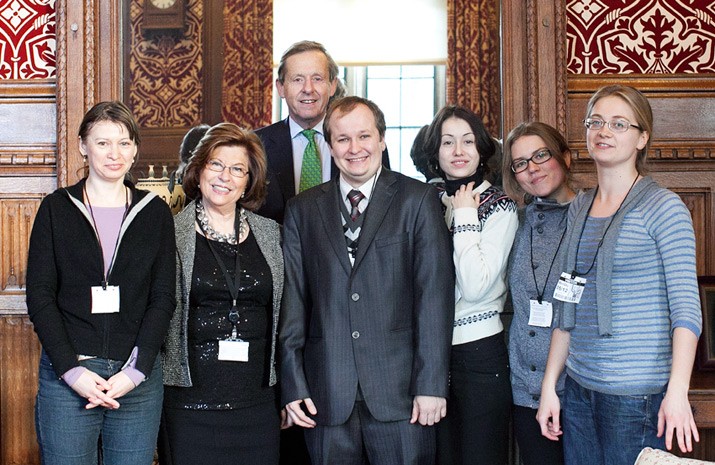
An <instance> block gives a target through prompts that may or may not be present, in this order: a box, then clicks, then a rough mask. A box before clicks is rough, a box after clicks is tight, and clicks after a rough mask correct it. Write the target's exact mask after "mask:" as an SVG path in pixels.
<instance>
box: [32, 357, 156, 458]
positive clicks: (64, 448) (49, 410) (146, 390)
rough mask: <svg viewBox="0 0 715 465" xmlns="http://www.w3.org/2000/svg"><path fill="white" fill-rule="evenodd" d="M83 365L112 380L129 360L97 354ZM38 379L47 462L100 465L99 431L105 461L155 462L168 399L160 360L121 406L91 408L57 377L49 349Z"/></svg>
mask: <svg viewBox="0 0 715 465" xmlns="http://www.w3.org/2000/svg"><path fill="white" fill-rule="evenodd" d="M80 364H81V365H82V366H84V367H86V368H87V369H89V370H91V371H93V372H95V373H97V374H98V375H99V376H101V377H103V378H104V379H109V378H110V377H111V376H112V375H114V374H116V373H117V372H118V371H119V370H120V369H121V367H122V365H123V364H124V362H121V361H116V360H107V359H99V358H95V359H90V360H84V361H82V362H80ZM39 378H40V379H39V388H38V391H37V399H36V403H35V428H36V431H37V442H38V444H39V446H40V454H41V457H42V463H43V464H46V465H96V464H97V462H98V458H97V456H98V447H97V444H98V441H99V438H100V435H101V438H102V455H103V463H104V465H143V464H146V465H149V464H151V462H152V459H153V457H154V449H155V447H156V437H157V434H158V431H159V419H160V416H161V405H162V401H163V397H164V388H163V385H162V377H161V361H160V358H157V361H156V363H155V364H154V368H153V371H152V373H151V376H150V377H149V378H148V379H147V380H146V381H144V382H143V383H141V384H140V385H139V386H138V387H137V388H135V389H133V390H132V391H130V392H129V393H127V394H126V395H125V396H123V397H120V398H119V399H118V401H119V403H120V405H121V406H120V407H119V408H118V409H117V410H111V409H105V408H103V407H95V408H93V409H90V410H86V409H85V408H84V406H85V405H87V400H86V399H84V398H82V397H80V396H79V395H78V394H77V393H76V392H74V391H73V390H72V389H71V388H70V387H69V386H67V384H66V383H65V382H64V381H63V380H61V379H58V378H57V375H56V374H55V372H54V370H53V368H52V364H51V362H50V360H49V357H47V354H45V352H44V351H43V352H42V357H41V358H40V373H39Z"/></svg>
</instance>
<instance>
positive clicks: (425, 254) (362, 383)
mask: <svg viewBox="0 0 715 465" xmlns="http://www.w3.org/2000/svg"><path fill="white" fill-rule="evenodd" d="M325 135H326V139H327V140H328V141H329V143H330V146H331V149H332V156H333V159H334V162H335V164H336V165H337V167H338V169H339V170H340V175H339V176H338V177H337V178H335V179H333V180H331V181H329V182H326V183H324V184H321V185H319V186H316V187H314V188H312V189H309V190H307V191H305V192H304V193H302V194H300V195H298V196H296V197H294V198H293V199H291V200H289V201H288V205H287V208H286V216H285V222H284V247H283V252H284V257H285V267H286V282H285V287H284V295H283V306H282V313H281V327H280V331H279V334H280V343H281V355H282V362H281V392H282V403H283V405H285V406H286V408H287V411H288V414H289V416H290V419H291V420H292V421H293V422H294V423H295V424H296V425H299V426H302V427H304V428H305V436H306V443H307V445H308V451H309V452H310V455H311V459H312V461H313V465H321V464H324V465H328V464H329V465H335V464H356V465H358V464H362V463H363V461H364V460H365V459H366V458H367V459H368V460H369V462H370V463H371V465H383V464H384V465H388V464H389V465H395V464H432V463H433V462H434V452H435V443H434V428H433V425H434V424H435V423H437V422H438V421H439V420H440V419H441V418H443V417H444V415H445V414H446V400H445V397H446V395H447V391H448V389H447V385H448V365H449V351H450V347H451V339H452V321H453V316H454V269H453V265H452V255H451V249H450V238H449V234H448V232H447V228H446V227H445V224H444V220H443V218H442V213H441V209H440V205H439V202H438V200H437V193H436V191H434V189H433V188H432V187H431V186H429V185H427V184H424V183H421V182H419V181H416V180H413V179H410V178H408V177H406V176H403V175H401V174H399V173H394V172H392V171H389V170H388V169H386V168H383V167H382V164H381V159H382V151H383V149H384V147H385V140H384V136H385V120H384V116H383V114H382V112H381V111H380V109H379V108H378V107H377V106H376V105H375V104H374V103H372V102H371V101H369V100H365V99H362V98H358V97H347V98H344V99H341V100H338V101H336V102H335V103H334V104H333V105H331V107H330V109H329V110H328V113H327V115H326V119H325ZM363 451H365V453H366V454H367V457H363Z"/></svg>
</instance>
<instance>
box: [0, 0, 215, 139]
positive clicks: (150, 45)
mask: <svg viewBox="0 0 715 465" xmlns="http://www.w3.org/2000/svg"><path fill="white" fill-rule="evenodd" d="M0 1H2V0H0ZM144 2H145V0H131V3H130V6H129V20H130V28H131V32H130V40H131V44H130V46H129V54H130V55H129V76H130V84H129V96H128V97H129V105H130V107H131V109H132V112H133V113H134V115H135V117H136V118H137V122H138V123H139V126H141V127H145V128H165V127H188V126H194V125H196V124H198V123H200V122H201V121H200V119H201V108H202V84H201V83H202V73H203V51H202V43H201V30H202V27H203V26H202V22H203V16H204V7H203V0H189V1H188V5H187V12H186V28H185V30H184V31H185V33H184V34H176V33H170V32H169V33H156V32H152V33H150V35H149V34H144V33H143V32H142V12H143V11H144Z"/></svg>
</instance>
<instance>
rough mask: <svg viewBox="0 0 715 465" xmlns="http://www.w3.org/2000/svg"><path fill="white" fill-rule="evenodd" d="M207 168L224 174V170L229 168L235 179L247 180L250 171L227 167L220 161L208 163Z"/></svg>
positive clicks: (237, 166)
mask: <svg viewBox="0 0 715 465" xmlns="http://www.w3.org/2000/svg"><path fill="white" fill-rule="evenodd" d="M206 168H208V169H210V170H211V171H215V172H216V173H223V170H225V169H226V168H228V172H229V173H231V176H233V177H234V178H245V177H246V175H247V174H248V170H247V169H246V168H244V167H243V166H239V165H233V166H226V165H224V164H223V163H221V162H220V161H218V160H210V161H209V162H208V163H206Z"/></svg>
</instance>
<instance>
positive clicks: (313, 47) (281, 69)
mask: <svg viewBox="0 0 715 465" xmlns="http://www.w3.org/2000/svg"><path fill="white" fill-rule="evenodd" d="M304 52H320V53H322V54H323V55H325V58H326V59H327V60H328V79H329V80H330V82H333V81H334V80H335V79H336V78H337V77H338V65H337V63H335V60H333V57H331V56H330V54H329V53H328V51H327V50H325V47H324V46H323V44H321V43H319V42H313V41H312V40H302V41H300V42H296V43H294V44H293V45H291V46H290V47H289V48H288V50H286V51H285V52H284V53H283V56H282V57H281V62H280V64H279V65H278V82H280V83H283V80H284V79H285V77H286V61H287V60H288V58H290V57H292V56H293V55H297V54H299V53H304Z"/></svg>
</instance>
